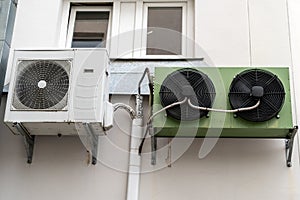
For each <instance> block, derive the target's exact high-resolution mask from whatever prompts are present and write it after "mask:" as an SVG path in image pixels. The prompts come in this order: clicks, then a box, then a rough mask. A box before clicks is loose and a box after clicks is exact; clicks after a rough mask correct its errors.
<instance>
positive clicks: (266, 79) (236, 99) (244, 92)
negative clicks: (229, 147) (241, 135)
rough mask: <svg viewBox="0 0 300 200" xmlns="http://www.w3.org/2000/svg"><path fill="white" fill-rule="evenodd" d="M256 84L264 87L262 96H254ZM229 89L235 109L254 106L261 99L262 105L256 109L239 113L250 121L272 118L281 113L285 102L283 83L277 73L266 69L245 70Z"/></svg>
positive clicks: (230, 99) (232, 105) (231, 102)
mask: <svg viewBox="0 0 300 200" xmlns="http://www.w3.org/2000/svg"><path fill="white" fill-rule="evenodd" d="M254 86H258V87H261V88H263V95H262V96H261V97H256V96H253V91H252V90H253V87H254ZM229 90H230V92H229V101H230V104H231V107H232V108H234V109H236V108H242V107H248V106H253V105H255V104H256V103H257V101H258V99H260V105H259V106H258V107H257V108H256V109H253V110H250V111H242V112H238V113H237V115H238V116H240V117H241V118H243V119H246V120H248V121H254V122H262V121H267V120H270V119H272V118H273V117H275V116H276V115H277V114H278V113H279V111H280V110H281V108H282V106H283V104H284V99H285V91H284V86H283V84H282V83H281V81H280V79H279V78H278V77H277V76H276V75H274V74H273V73H271V72H269V71H266V70H262V69H250V70H245V71H243V72H242V73H240V74H238V75H237V76H236V77H235V78H234V79H233V81H232V82H231V86H230V89H229Z"/></svg>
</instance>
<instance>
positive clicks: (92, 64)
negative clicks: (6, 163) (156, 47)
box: [4, 49, 112, 135]
mask: <svg viewBox="0 0 300 200" xmlns="http://www.w3.org/2000/svg"><path fill="white" fill-rule="evenodd" d="M108 67H109V58H108V54H107V51H106V50H105V49H66V50H16V51H15V52H14V60H13V66H12V73H11V74H12V75H11V82H10V87H9V93H8V100H7V106H6V113H5V119H4V121H5V123H6V124H7V125H8V127H9V128H10V129H11V130H12V132H13V133H15V134H20V130H19V129H18V127H17V126H16V125H17V124H18V123H21V124H22V127H23V128H25V129H26V130H27V131H28V132H29V133H30V135H57V134H61V135H75V134H78V133H79V134H80V132H81V129H83V130H82V131H84V130H85V129H84V127H83V126H82V124H86V123H88V124H89V125H90V126H91V128H92V129H93V132H94V133H96V134H101V133H102V132H103V128H104V129H105V128H109V127H110V126H111V125H112V124H111V122H112V117H110V118H108V119H107V120H105V121H106V124H104V118H105V114H106V111H107V112H111V109H108V110H110V111H108V110H107V108H108V107H109V106H107V105H109V103H108V97H109V94H108V93H109V92H108V75H109V71H108V70H109V69H108ZM107 116H112V113H108V114H107Z"/></svg>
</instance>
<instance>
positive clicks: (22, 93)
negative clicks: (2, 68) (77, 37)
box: [13, 60, 71, 110]
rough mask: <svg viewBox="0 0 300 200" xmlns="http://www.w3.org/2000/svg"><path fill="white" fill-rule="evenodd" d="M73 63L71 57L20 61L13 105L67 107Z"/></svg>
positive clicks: (21, 106)
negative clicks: (66, 58)
mask: <svg viewBox="0 0 300 200" xmlns="http://www.w3.org/2000/svg"><path fill="white" fill-rule="evenodd" d="M70 67H71V62H70V61H68V60H21V61H19V62H18V66H17V75H16V79H15V90H14V98H13V109H16V110H45V109H46V110H64V109H66V106H67V97H68V90H69V75H70Z"/></svg>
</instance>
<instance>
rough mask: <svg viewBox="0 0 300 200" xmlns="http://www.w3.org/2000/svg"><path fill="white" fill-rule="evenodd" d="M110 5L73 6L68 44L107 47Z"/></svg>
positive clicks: (82, 46)
mask: <svg viewBox="0 0 300 200" xmlns="http://www.w3.org/2000/svg"><path fill="white" fill-rule="evenodd" d="M110 16H111V8H110V7H72V10H71V16H70V23H69V30H68V41H67V46H68V47H72V48H96V47H97V48H105V47H106V46H107V45H106V41H107V39H108V38H109V30H110Z"/></svg>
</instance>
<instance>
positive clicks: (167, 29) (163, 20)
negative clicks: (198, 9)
mask: <svg viewBox="0 0 300 200" xmlns="http://www.w3.org/2000/svg"><path fill="white" fill-rule="evenodd" d="M144 13H145V16H144V29H146V34H144V46H145V55H149V56H151V55H153V56H154V55H156V56H157V55H184V54H185V49H186V47H185V43H186V24H187V23H186V4H185V3H147V4H145V8H144Z"/></svg>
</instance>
